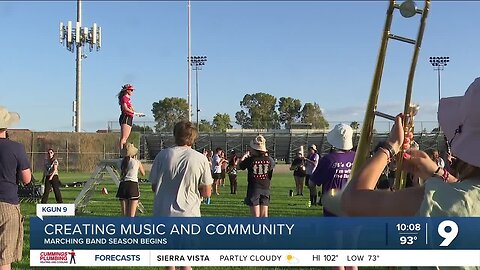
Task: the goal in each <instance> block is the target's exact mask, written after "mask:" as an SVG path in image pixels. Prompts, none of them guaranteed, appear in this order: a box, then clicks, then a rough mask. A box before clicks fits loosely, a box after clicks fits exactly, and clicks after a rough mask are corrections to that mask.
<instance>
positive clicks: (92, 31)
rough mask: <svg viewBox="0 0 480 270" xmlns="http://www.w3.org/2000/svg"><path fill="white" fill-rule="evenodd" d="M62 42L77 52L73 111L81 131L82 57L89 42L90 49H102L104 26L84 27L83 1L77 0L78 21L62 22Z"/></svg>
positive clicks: (76, 124) (76, 123) (75, 121)
mask: <svg viewBox="0 0 480 270" xmlns="http://www.w3.org/2000/svg"><path fill="white" fill-rule="evenodd" d="M60 43H61V44H64V45H65V46H66V48H67V50H69V51H71V52H72V53H73V52H74V51H75V49H76V52H77V57H76V76H75V79H76V87H75V88H76V90H75V102H74V106H73V107H74V108H73V111H74V112H75V114H74V116H73V121H72V123H73V125H74V126H75V132H81V130H82V126H81V125H82V121H81V120H82V118H81V116H82V114H81V109H82V59H83V58H87V56H86V55H85V54H83V46H85V45H86V44H89V45H90V46H89V47H90V51H92V50H93V48H94V47H96V50H97V51H98V50H100V47H101V46H102V28H101V27H99V26H97V24H96V23H93V26H92V27H91V28H88V27H83V28H82V1H81V0H77V22H76V25H75V28H74V26H72V21H68V22H67V25H64V24H63V22H60Z"/></svg>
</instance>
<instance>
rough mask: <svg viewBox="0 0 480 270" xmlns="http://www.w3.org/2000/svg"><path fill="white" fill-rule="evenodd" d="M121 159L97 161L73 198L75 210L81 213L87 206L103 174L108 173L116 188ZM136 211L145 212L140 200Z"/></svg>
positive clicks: (118, 180)
mask: <svg viewBox="0 0 480 270" xmlns="http://www.w3.org/2000/svg"><path fill="white" fill-rule="evenodd" d="M121 162H122V160H121V159H105V160H102V161H100V162H99V163H98V165H97V167H96V168H95V170H94V172H93V174H92V176H91V177H90V179H88V181H87V182H86V183H85V185H83V189H82V191H80V193H79V194H78V196H77V198H76V199H75V212H77V213H83V212H85V208H86V207H87V204H88V202H89V201H90V199H91V198H92V196H93V193H94V192H95V190H96V189H97V186H98V184H100V183H101V182H102V181H104V179H103V175H104V174H105V173H108V174H109V176H110V178H111V179H112V181H113V182H114V183H115V186H116V187H117V189H118V186H119V185H120V173H119V172H120V164H121ZM138 211H140V212H141V213H145V208H144V207H143V204H142V203H141V202H138Z"/></svg>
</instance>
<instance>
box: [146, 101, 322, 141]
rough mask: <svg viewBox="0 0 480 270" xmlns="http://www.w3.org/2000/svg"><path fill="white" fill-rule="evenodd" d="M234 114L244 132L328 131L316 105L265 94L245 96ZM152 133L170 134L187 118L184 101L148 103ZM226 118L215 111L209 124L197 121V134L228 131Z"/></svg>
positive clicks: (228, 120)
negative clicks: (301, 128) (297, 129)
mask: <svg viewBox="0 0 480 270" xmlns="http://www.w3.org/2000/svg"><path fill="white" fill-rule="evenodd" d="M240 108H241V109H240V111H237V112H236V113H235V123H236V124H237V125H239V126H240V127H241V128H244V129H289V128H291V127H292V126H295V125H296V126H297V127H308V128H312V129H322V128H328V127H329V124H328V121H327V120H326V119H325V117H324V116H323V113H322V110H321V109H320V106H319V105H318V104H317V103H316V102H313V103H305V104H302V102H301V101H300V100H299V99H295V98H292V97H281V98H279V99H277V98H276V97H275V96H273V95H271V94H268V93H262V92H260V93H254V94H246V95H245V96H244V97H243V99H242V100H241V101H240ZM152 113H153V117H154V119H155V122H156V125H155V131H157V132H161V131H172V130H173V126H174V125H175V123H176V122H178V121H180V120H183V119H188V103H187V100H186V99H184V98H179V97H166V98H164V99H162V100H159V101H158V102H154V103H153V104H152ZM231 123H232V121H231V118H230V115H229V114H227V113H220V112H218V113H217V114H215V116H214V117H213V119H212V121H211V122H210V121H208V120H206V119H201V120H200V123H199V124H198V125H199V130H200V132H224V131H225V130H226V129H229V128H232V127H233V126H232V125H231Z"/></svg>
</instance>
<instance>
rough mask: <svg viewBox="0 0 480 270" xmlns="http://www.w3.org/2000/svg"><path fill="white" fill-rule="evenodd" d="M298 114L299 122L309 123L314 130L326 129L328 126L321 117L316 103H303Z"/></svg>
mask: <svg viewBox="0 0 480 270" xmlns="http://www.w3.org/2000/svg"><path fill="white" fill-rule="evenodd" d="M300 114H301V122H302V123H311V124H312V128H314V129H321V128H328V126H329V124H328V122H327V120H326V119H325V118H324V117H323V113H322V110H321V109H320V106H319V105H318V104H317V103H316V102H314V103H305V105H303V109H302V112H301V113H300Z"/></svg>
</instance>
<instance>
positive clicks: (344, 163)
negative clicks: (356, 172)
mask: <svg viewBox="0 0 480 270" xmlns="http://www.w3.org/2000/svg"><path fill="white" fill-rule="evenodd" d="M352 135H353V130H352V128H351V127H350V126H349V125H346V124H338V125H336V126H335V127H334V128H333V129H332V130H331V131H330V132H329V133H328V135H327V141H328V142H329V143H330V144H331V145H332V147H333V149H332V151H331V152H330V153H329V154H328V155H325V156H324V157H322V158H321V159H320V161H319V163H318V166H317V169H316V170H315V171H314V172H313V174H312V177H311V178H310V181H312V182H313V183H315V184H316V185H317V186H320V185H321V186H322V194H326V193H328V192H329V191H330V190H331V189H339V190H341V189H343V188H344V187H345V185H346V184H347V181H348V179H349V177H350V172H351V171H352V165H353V159H354V158H355V151H352V148H353V143H352ZM323 215H324V216H326V217H330V216H335V215H334V214H333V213H331V212H330V211H328V209H325V207H323Z"/></svg>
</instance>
